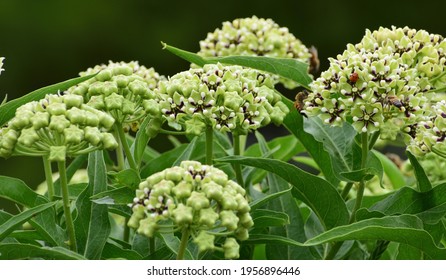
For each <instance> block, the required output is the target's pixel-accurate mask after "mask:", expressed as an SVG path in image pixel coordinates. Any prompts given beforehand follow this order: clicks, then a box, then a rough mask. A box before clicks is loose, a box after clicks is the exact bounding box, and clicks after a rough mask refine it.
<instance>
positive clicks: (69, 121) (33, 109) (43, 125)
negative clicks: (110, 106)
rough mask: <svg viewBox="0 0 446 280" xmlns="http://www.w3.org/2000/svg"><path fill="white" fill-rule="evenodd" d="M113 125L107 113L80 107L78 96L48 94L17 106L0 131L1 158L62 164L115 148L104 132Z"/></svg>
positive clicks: (108, 135) (111, 137)
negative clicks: (35, 158) (43, 158)
mask: <svg viewBox="0 0 446 280" xmlns="http://www.w3.org/2000/svg"><path fill="white" fill-rule="evenodd" d="M113 123H114V120H113V118H112V117H110V116H109V115H108V114H106V113H104V112H101V111H99V110H96V109H94V108H92V107H90V106H88V105H85V104H83V98H82V97H81V96H76V95H63V94H49V95H47V96H46V97H45V98H44V99H42V100H40V101H33V102H30V103H27V104H25V105H23V106H21V107H19V108H18V109H17V111H16V114H15V117H14V118H12V119H11V120H10V121H9V122H8V124H7V125H6V126H5V127H4V128H2V129H0V156H2V157H9V156H11V155H29V156H47V157H48V158H49V160H50V161H64V160H65V158H66V157H73V156H77V155H80V154H86V153H89V152H91V151H94V150H97V149H114V148H116V146H117V142H116V141H115V139H114V137H113V135H111V134H110V133H108V132H107V130H108V129H110V128H111V126H112V125H113Z"/></svg>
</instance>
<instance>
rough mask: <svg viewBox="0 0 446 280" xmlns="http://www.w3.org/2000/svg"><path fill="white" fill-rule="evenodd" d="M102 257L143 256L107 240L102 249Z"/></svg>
mask: <svg viewBox="0 0 446 280" xmlns="http://www.w3.org/2000/svg"><path fill="white" fill-rule="evenodd" d="M102 259H106V260H107V259H126V260H142V256H141V255H140V254H138V253H137V252H135V251H133V250H129V249H123V248H121V247H119V246H117V245H115V244H112V243H110V242H107V243H105V246H104V249H103V250H102Z"/></svg>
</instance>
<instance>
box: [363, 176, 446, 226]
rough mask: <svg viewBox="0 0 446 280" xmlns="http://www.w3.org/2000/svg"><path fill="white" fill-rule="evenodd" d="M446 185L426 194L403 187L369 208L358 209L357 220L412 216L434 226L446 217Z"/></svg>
mask: <svg viewBox="0 0 446 280" xmlns="http://www.w3.org/2000/svg"><path fill="white" fill-rule="evenodd" d="M445 193H446V183H444V184H441V185H438V186H437V187H435V188H433V189H431V190H430V191H427V192H418V191H416V190H414V189H412V188H409V187H404V188H401V189H399V190H398V191H396V192H395V193H393V194H391V195H389V196H386V197H385V198H384V199H382V200H380V201H378V202H377V203H375V204H373V205H372V206H370V207H369V208H368V209H364V208H363V209H360V210H359V211H358V213H357V218H358V219H361V220H363V219H367V218H370V217H381V216H384V215H388V216H389V215H400V214H413V215H417V216H418V217H419V218H420V219H421V220H423V222H424V223H427V224H436V223H438V222H439V221H440V220H441V218H443V217H444V216H445V215H446V195H445Z"/></svg>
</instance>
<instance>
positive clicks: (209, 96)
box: [146, 64, 289, 135]
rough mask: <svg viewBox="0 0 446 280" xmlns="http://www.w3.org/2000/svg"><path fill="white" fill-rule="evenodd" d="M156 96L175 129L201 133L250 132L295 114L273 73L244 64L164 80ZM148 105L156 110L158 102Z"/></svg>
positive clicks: (216, 66)
mask: <svg viewBox="0 0 446 280" xmlns="http://www.w3.org/2000/svg"><path fill="white" fill-rule="evenodd" d="M155 92H156V93H158V94H159V98H160V101H159V105H158V106H159V109H160V112H161V113H162V115H163V116H164V118H165V119H167V121H168V123H169V125H170V126H171V127H173V128H175V129H178V130H180V129H182V128H185V130H186V133H189V134H195V135H198V134H201V133H202V132H203V131H204V129H205V128H206V126H212V127H213V128H214V129H216V130H219V131H222V132H228V131H231V132H236V133H239V134H246V133H248V132H249V131H251V130H256V129H258V128H259V127H262V126H265V125H267V124H269V123H270V122H273V123H275V124H276V125H279V124H281V123H282V121H283V119H284V117H285V116H286V114H287V113H288V112H289V110H288V108H287V106H286V105H285V104H284V103H283V102H281V101H280V100H281V96H280V94H279V93H277V92H276V91H275V90H274V87H273V83H272V80H271V78H270V76H269V75H267V74H263V73H260V72H258V71H256V70H252V69H245V68H242V67H240V66H222V65H221V64H208V65H205V66H204V67H203V68H200V69H190V70H189V71H184V72H181V73H178V74H176V75H174V76H172V77H171V78H170V79H169V80H168V81H162V82H160V84H159V89H157V90H155ZM146 106H147V110H149V108H152V109H153V110H155V108H156V107H155V106H157V102H155V101H154V100H152V101H150V102H147V104H146ZM156 110H158V108H156Z"/></svg>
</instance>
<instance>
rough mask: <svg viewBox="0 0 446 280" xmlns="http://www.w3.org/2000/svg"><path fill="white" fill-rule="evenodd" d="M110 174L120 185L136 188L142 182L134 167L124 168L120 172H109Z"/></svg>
mask: <svg viewBox="0 0 446 280" xmlns="http://www.w3.org/2000/svg"><path fill="white" fill-rule="evenodd" d="M108 175H110V177H111V178H112V179H113V181H114V183H115V184H117V185H118V186H125V187H127V188H130V189H132V190H136V189H137V188H138V186H139V183H141V178H140V177H139V174H138V172H137V171H135V170H134V169H124V170H121V171H119V172H112V171H111V172H108Z"/></svg>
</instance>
